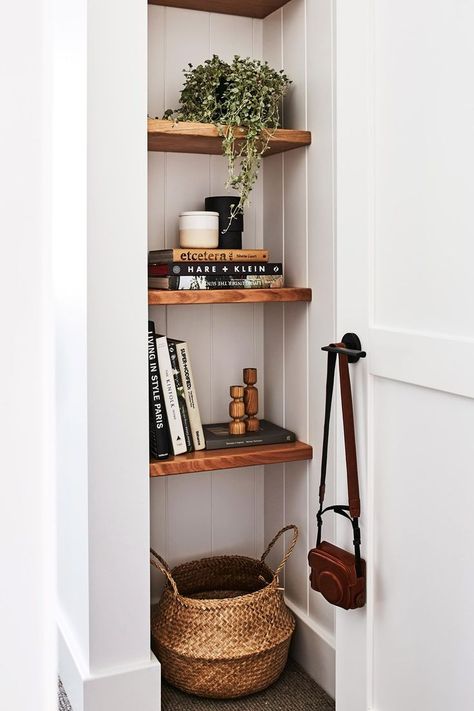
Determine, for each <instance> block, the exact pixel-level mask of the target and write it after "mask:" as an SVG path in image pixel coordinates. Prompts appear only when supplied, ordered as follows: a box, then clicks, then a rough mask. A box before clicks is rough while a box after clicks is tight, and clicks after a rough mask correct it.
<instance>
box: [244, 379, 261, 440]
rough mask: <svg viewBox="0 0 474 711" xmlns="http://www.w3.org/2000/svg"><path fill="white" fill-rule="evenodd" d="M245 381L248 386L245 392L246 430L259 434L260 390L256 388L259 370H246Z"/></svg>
mask: <svg viewBox="0 0 474 711" xmlns="http://www.w3.org/2000/svg"><path fill="white" fill-rule="evenodd" d="M243 380H244V383H245V385H246V388H245V390H244V405H245V414H246V415H247V419H246V420H245V429H246V431H247V432H258V430H259V428H260V420H258V419H257V418H256V417H255V415H256V414H257V412H258V390H257V388H256V387H255V383H256V382H257V369H256V368H244V371H243Z"/></svg>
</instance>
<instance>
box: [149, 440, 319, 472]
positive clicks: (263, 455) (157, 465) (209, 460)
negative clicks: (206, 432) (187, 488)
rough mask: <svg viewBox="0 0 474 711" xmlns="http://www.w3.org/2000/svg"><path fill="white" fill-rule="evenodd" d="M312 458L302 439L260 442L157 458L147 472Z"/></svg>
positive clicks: (242, 465) (177, 470)
mask: <svg viewBox="0 0 474 711" xmlns="http://www.w3.org/2000/svg"><path fill="white" fill-rule="evenodd" d="M312 458H313V448H312V447H311V446H310V445H309V444H305V443H304V442H298V441H297V442H286V443H283V444H263V445H259V446H257V447H235V448H229V449H213V450H207V449H203V450H201V451H200V452H191V453H189V454H181V455H179V456H178V457H170V458H169V459H165V460H163V461H161V462H158V461H156V460H152V461H151V462H150V476H151V477H154V476H169V475H173V474H192V473H193V472H209V471H215V470H216V469H234V468H235V467H251V466H258V465H261V464H278V463H280V462H301V461H304V460H306V459H312Z"/></svg>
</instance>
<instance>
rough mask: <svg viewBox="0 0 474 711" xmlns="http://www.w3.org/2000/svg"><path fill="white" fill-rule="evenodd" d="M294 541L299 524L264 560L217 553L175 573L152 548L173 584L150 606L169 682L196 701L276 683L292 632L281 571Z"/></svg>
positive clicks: (155, 640) (156, 649)
mask: <svg viewBox="0 0 474 711" xmlns="http://www.w3.org/2000/svg"><path fill="white" fill-rule="evenodd" d="M289 530H292V531H293V538H292V541H291V544H290V546H289V548H288V551H287V553H286V555H285V557H284V558H283V560H282V561H281V563H280V565H279V566H278V567H277V569H276V570H275V572H273V571H272V570H271V569H270V568H269V567H268V566H267V565H266V563H265V559H266V557H267V555H268V553H269V552H270V550H271V549H272V548H273V546H274V545H275V543H276V541H277V540H278V539H279V538H280V536H281V535H282V534H283V533H285V532H286V531H289ZM297 537H298V529H297V527H296V526H293V525H290V526H286V527H285V528H282V530H281V531H279V532H278V533H277V535H276V536H275V538H274V539H273V540H272V542H271V543H270V545H269V546H268V548H267V550H266V551H265V553H264V554H263V555H262V557H261V559H260V560H255V559H253V558H247V557H244V556H215V557H213V558H204V559H202V560H198V561H193V562H191V563H185V564H184V565H179V566H177V567H176V568H174V569H173V570H170V568H169V566H168V565H167V564H166V563H165V561H164V560H163V559H162V558H161V557H160V556H159V555H157V554H156V553H155V552H154V551H151V553H152V558H151V563H152V564H153V565H154V566H155V567H156V568H158V570H161V572H162V573H163V574H164V575H165V576H166V577H167V579H168V584H167V586H166V587H165V589H164V591H163V594H162V596H161V600H160V602H159V603H158V604H157V605H155V606H153V608H152V621H151V626H152V646H153V651H154V652H155V654H156V655H157V657H158V659H159V660H160V662H161V670H162V673H163V676H164V677H165V679H166V680H167V681H168V682H169V683H170V684H172V685H173V686H176V687H177V688H178V689H181V690H182V691H186V692H188V693H190V694H195V695H197V696H205V697H208V698H216V699H231V698H237V697H239V696H246V695H247V694H253V693H255V692H257V691H261V690H262V689H265V688H266V687H267V686H269V685H270V684H272V683H273V682H274V681H276V680H277V679H278V677H279V676H280V674H281V672H282V671H283V669H284V667H285V664H286V660H287V657H288V648H289V646H290V640H291V636H292V634H293V631H294V628H295V620H294V617H293V615H292V613H291V612H290V610H289V609H288V608H287V606H286V605H285V602H284V599H283V593H282V590H281V588H279V587H278V574H279V573H280V572H281V571H282V570H283V567H284V565H285V563H286V561H287V560H288V558H289V557H290V555H291V553H292V551H293V548H294V547H295V545H296V540H297Z"/></svg>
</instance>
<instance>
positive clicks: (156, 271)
mask: <svg viewBox="0 0 474 711" xmlns="http://www.w3.org/2000/svg"><path fill="white" fill-rule="evenodd" d="M272 274H276V275H280V274H283V265H282V263H281V262H190V263H186V262H169V263H168V264H166V263H161V264H160V263H158V264H149V265H148V276H149V277H166V276H211V277H212V276H233V277H240V278H242V279H245V278H246V277H247V276H250V275H256V276H267V275H272Z"/></svg>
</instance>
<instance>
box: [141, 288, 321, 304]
mask: <svg viewBox="0 0 474 711" xmlns="http://www.w3.org/2000/svg"><path fill="white" fill-rule="evenodd" d="M311 298H312V293H311V289H306V288H296V287H286V288H283V289H202V290H200V289H187V290H183V291H173V290H169V291H168V290H166V289H161V290H160V289H150V290H149V291H148V304H149V305H150V306H158V305H162V306H171V305H176V304H236V303H246V304H261V303H283V302H292V301H293V302H294V301H306V302H308V301H311Z"/></svg>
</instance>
